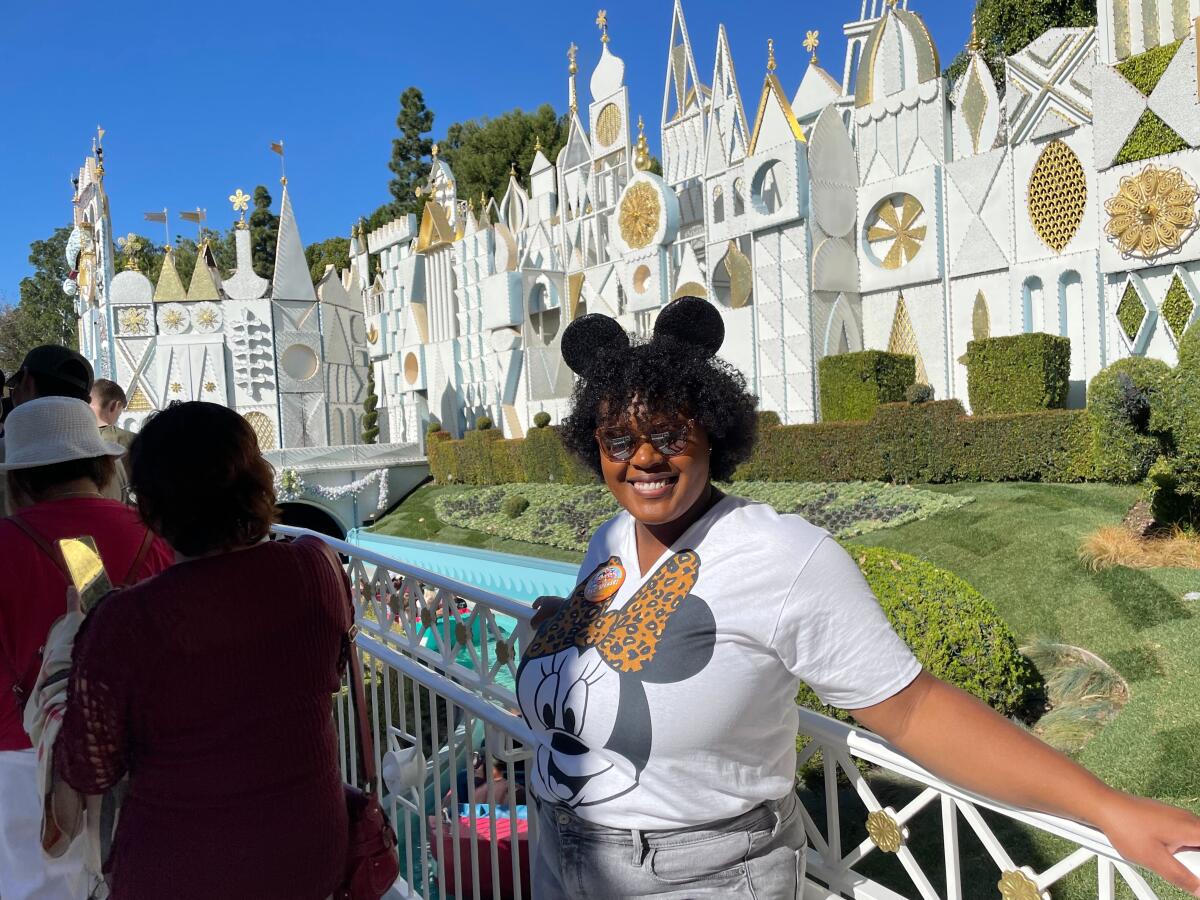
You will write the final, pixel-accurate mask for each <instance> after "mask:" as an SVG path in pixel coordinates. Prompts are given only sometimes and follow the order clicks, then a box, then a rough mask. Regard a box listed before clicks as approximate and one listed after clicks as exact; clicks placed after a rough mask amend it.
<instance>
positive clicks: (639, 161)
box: [633, 116, 650, 172]
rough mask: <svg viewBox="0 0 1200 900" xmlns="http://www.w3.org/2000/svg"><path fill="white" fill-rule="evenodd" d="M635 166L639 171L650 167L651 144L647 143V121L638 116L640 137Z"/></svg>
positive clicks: (634, 160) (647, 169) (635, 154)
mask: <svg viewBox="0 0 1200 900" xmlns="http://www.w3.org/2000/svg"><path fill="white" fill-rule="evenodd" d="M633 167H634V168H635V169H637V170H638V171H639V172H646V171H649V169H650V145H649V144H647V143H646V123H645V121H644V120H643V119H642V117H641V116H638V139H637V146H636V147H635V148H634V155H633Z"/></svg>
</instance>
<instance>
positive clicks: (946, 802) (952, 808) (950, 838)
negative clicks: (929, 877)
mask: <svg viewBox="0 0 1200 900" xmlns="http://www.w3.org/2000/svg"><path fill="white" fill-rule="evenodd" d="M941 801H942V845H943V848H944V850H945V854H946V900H963V889H962V860H961V858H960V857H959V852H958V807H957V806H956V805H955V803H954V798H952V797H949V796H947V795H946V794H942V796H941Z"/></svg>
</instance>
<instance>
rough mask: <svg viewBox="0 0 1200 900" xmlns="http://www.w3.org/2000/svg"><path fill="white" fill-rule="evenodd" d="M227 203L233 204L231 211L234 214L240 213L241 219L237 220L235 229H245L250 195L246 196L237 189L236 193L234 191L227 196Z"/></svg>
mask: <svg viewBox="0 0 1200 900" xmlns="http://www.w3.org/2000/svg"><path fill="white" fill-rule="evenodd" d="M229 202H230V203H232V204H233V211H234V212H235V213H241V218H239V219H238V222H237V227H238V228H245V227H246V209H247V207H249V205H250V195H249V194H247V193H246V192H245V191H243V190H242V189H241V188H238V189H237V190H236V191H234V192H233V193H232V194H230V195H229Z"/></svg>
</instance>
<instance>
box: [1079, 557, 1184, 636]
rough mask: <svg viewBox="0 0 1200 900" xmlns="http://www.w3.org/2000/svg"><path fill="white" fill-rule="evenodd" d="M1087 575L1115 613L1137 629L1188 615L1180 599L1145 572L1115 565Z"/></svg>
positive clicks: (1151, 626)
mask: <svg viewBox="0 0 1200 900" xmlns="http://www.w3.org/2000/svg"><path fill="white" fill-rule="evenodd" d="M1088 577H1089V578H1090V579H1091V581H1092V583H1093V584H1095V585H1096V587H1097V588H1098V589H1099V590H1100V591H1101V592H1103V594H1104V596H1105V598H1106V599H1107V600H1108V602H1109V603H1111V604H1112V605H1113V608H1114V609H1115V610H1116V611H1117V613H1118V615H1120V616H1121V618H1123V619H1124V620H1125V621H1126V622H1128V623H1129V625H1130V626H1132V627H1133V628H1135V629H1137V630H1139V631H1140V630H1142V629H1144V628H1153V627H1154V626H1155V625H1162V624H1164V623H1166V622H1173V621H1176V620H1178V619H1189V618H1191V615H1192V614H1191V612H1190V611H1189V610H1188V608H1187V607H1186V606H1185V605H1184V603H1183V601H1182V600H1180V599H1179V598H1178V597H1175V596H1174V595H1172V594H1170V593H1168V592H1167V591H1165V590H1163V588H1161V587H1159V585H1158V584H1157V583H1155V581H1154V580H1153V579H1152V578H1150V576H1149V575H1147V574H1146V573H1145V572H1141V571H1138V570H1136V569H1126V568H1125V567H1123V566H1114V567H1113V568H1111V569H1102V570H1100V571H1099V572H1089V573H1088Z"/></svg>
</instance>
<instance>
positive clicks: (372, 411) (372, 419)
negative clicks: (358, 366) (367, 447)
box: [362, 365, 379, 444]
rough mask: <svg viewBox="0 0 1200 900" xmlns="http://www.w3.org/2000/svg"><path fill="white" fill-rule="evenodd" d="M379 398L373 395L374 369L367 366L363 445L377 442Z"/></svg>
mask: <svg viewBox="0 0 1200 900" xmlns="http://www.w3.org/2000/svg"><path fill="white" fill-rule="evenodd" d="M378 406H379V397H378V396H377V395H376V393H375V367H374V366H373V365H368V366H367V397H366V399H365V400H363V417H362V439H363V443H364V444H375V443H378V441H379V413H378V412H377V411H376V409H377V407H378Z"/></svg>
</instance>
